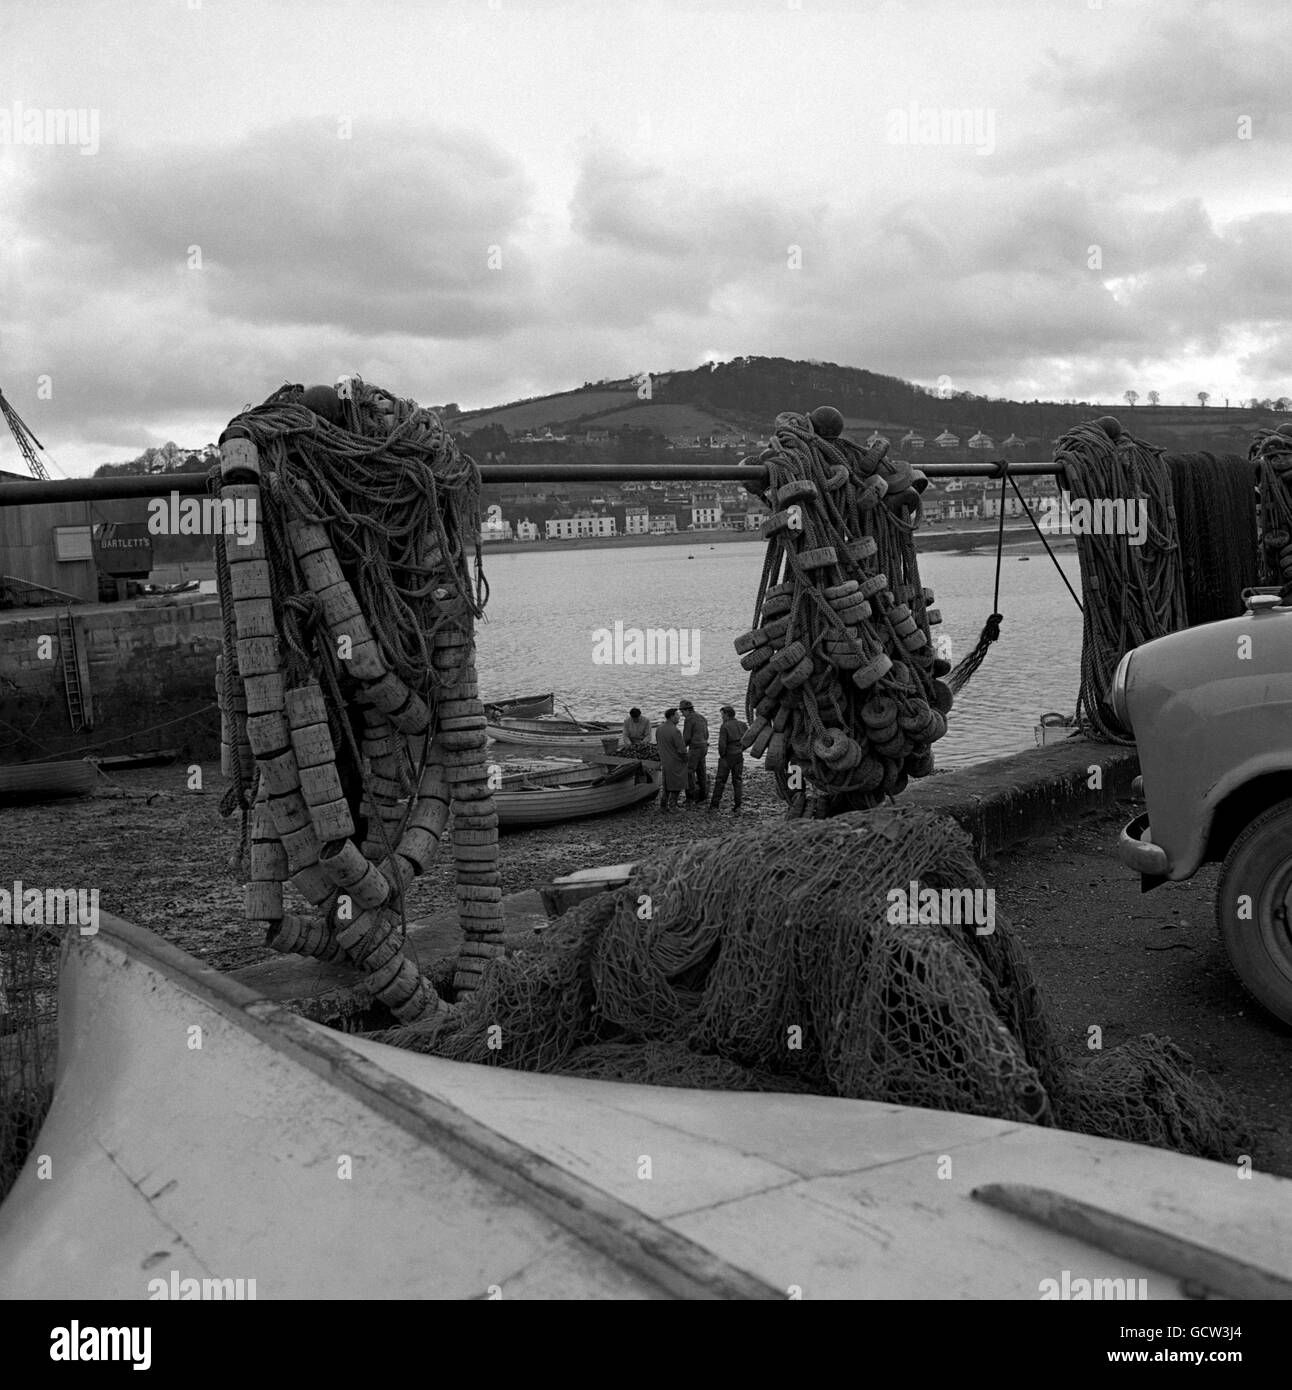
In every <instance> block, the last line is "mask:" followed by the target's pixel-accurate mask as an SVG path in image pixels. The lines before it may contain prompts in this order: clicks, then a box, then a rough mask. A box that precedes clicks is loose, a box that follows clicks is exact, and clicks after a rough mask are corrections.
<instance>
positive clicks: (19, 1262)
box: [0, 914, 1292, 1299]
mask: <svg viewBox="0 0 1292 1390" xmlns="http://www.w3.org/2000/svg"><path fill="white" fill-rule="evenodd" d="M998 1184H1007V1185H1015V1184H1017V1185H1030V1186H1035V1187H1042V1188H1045V1189H1048V1190H1049V1192H1050V1193H1051V1194H1057V1195H1058V1197H1059V1198H1060V1199H1062V1200H1063V1201H1066V1202H1076V1203H1085V1204H1088V1205H1089V1206H1090V1207H1095V1208H1098V1209H1099V1210H1100V1212H1102V1213H1104V1214H1105V1216H1106V1218H1107V1219H1108V1220H1109V1221H1111V1222H1112V1223H1113V1224H1114V1225H1117V1224H1118V1223H1122V1224H1124V1223H1125V1222H1133V1223H1138V1224H1139V1226H1140V1227H1150V1228H1152V1231H1153V1232H1154V1233H1156V1236H1157V1239H1156V1242H1150V1244H1149V1245H1147V1246H1144V1245H1142V1244H1141V1247H1140V1248H1141V1252H1142V1258H1133V1257H1130V1256H1128V1255H1126V1254H1125V1253H1121V1254H1112V1253H1108V1252H1106V1251H1105V1250H1104V1249H1101V1248H1099V1246H1098V1245H1097V1244H1092V1243H1089V1242H1088V1241H1087V1240H1084V1239H1077V1238H1076V1237H1075V1236H1073V1235H1069V1234H1063V1233H1061V1232H1059V1231H1056V1230H1054V1229H1050V1228H1048V1227H1047V1226H1045V1225H1043V1224H1038V1223H1036V1222H1034V1221H1032V1220H1026V1219H1023V1218H1022V1217H1020V1216H1017V1215H1014V1214H1012V1213H1010V1212H1006V1211H1002V1210H998V1209H996V1208H995V1207H993V1206H990V1205H986V1204H984V1203H983V1202H982V1201H976V1200H974V1198H973V1197H972V1195H971V1194H972V1193H973V1191H974V1190H975V1189H982V1188H985V1187H990V1186H993V1185H998ZM1181 1249H1189V1250H1193V1251H1195V1252H1201V1253H1200V1256H1195V1257H1194V1258H1193V1263H1192V1264H1190V1262H1189V1260H1186V1261H1185V1265H1184V1266H1182V1265H1181V1264H1180V1261H1179V1252H1180V1250H1181ZM1144 1252H1147V1253H1144ZM1198 1258H1201V1260H1202V1266H1201V1267H1202V1269H1203V1271H1204V1276H1205V1273H1206V1271H1207V1270H1211V1271H1216V1270H1219V1271H1220V1276H1218V1277H1223V1278H1230V1277H1237V1279H1238V1280H1239V1281H1240V1283H1241V1282H1242V1280H1244V1279H1247V1280H1248V1281H1249V1284H1248V1285H1245V1286H1244V1287H1248V1286H1250V1287H1252V1288H1255V1289H1256V1290H1257V1291H1258V1292H1260V1291H1264V1292H1265V1293H1266V1294H1267V1295H1269V1293H1270V1291H1271V1290H1273V1291H1275V1293H1277V1291H1278V1290H1280V1289H1285V1288H1287V1285H1286V1284H1285V1283H1283V1282H1282V1281H1285V1280H1287V1279H1289V1278H1290V1277H1292V1183H1289V1182H1287V1181H1284V1180H1282V1179H1279V1178H1274V1177H1270V1176H1267V1175H1263V1174H1260V1173H1256V1174H1252V1175H1250V1176H1245V1177H1244V1176H1240V1175H1239V1173H1238V1172H1237V1171H1235V1169H1233V1168H1231V1167H1227V1166H1225V1165H1222V1164H1217V1163H1211V1162H1207V1161H1204V1160H1200V1159H1193V1158H1185V1157H1182V1156H1180V1155H1177V1154H1172V1153H1166V1152H1163V1151H1160V1150H1154V1149H1148V1148H1144V1147H1141V1146H1138V1145H1133V1144H1127V1143H1121V1142H1114V1141H1110V1140H1101V1139H1094V1138H1089V1137H1086V1136H1082V1135H1077V1134H1072V1133H1067V1132H1064V1131H1060V1130H1053V1129H1044V1128H1038V1127H1035V1126H1031V1125H1025V1124H1018V1123H1013V1122H1005V1121H999V1120H993V1119H987V1118H983V1117H979V1116H971V1115H961V1114H954V1113H947V1112H940V1111H932V1110H922V1109H912V1108H908V1107H903V1106H898V1105H891V1104H879V1103H871V1102H864V1101H851V1100H837V1099H832V1098H828V1097H818V1096H803V1095H780V1094H761V1093H747V1092H742V1093H732V1092H714V1091H690V1090H676V1089H670V1088H663V1087H650V1086H630V1085H621V1084H617V1083H611V1082H600V1081H589V1080H582V1079H577V1078H572V1077H560V1076H546V1075H536V1074H532V1073H523V1072H516V1071H509V1070H506V1069H504V1068H501V1067H481V1066H473V1065H468V1064H463V1063H456V1062H449V1061H444V1060H441V1059H438V1058H434V1057H428V1056H422V1055H419V1054H415V1053H411V1052H407V1051H402V1050H399V1049H395V1048H390V1047H387V1046H384V1045H382V1044H379V1043H374V1042H370V1041H366V1040H363V1039H359V1038H355V1037H351V1036H348V1035H345V1034H341V1033H337V1032H333V1031H330V1030H328V1029H326V1028H323V1027H321V1026H319V1025H317V1024H314V1023H310V1022H308V1021H306V1020H304V1019H301V1018H299V1017H297V1016H296V1015H294V1014H292V1013H290V1012H288V1011H286V1010H284V1009H283V1008H281V1007H280V1006H278V1005H276V1004H273V1003H270V1002H269V1001H267V1000H265V999H264V998H262V997H261V996H259V995H257V994H255V993H254V992H253V991H251V990H249V989H247V988H246V987H245V986H242V985H240V984H238V983H237V982H235V981H233V980H230V979H228V978H227V977H225V976H222V975H221V974H219V973H218V972H216V971H214V970H211V969H208V968H207V967H205V966H203V965H201V964H200V963H199V962H198V961H196V960H194V959H193V958H192V957H191V956H188V955H186V954H185V953H183V952H182V951H180V950H178V949H176V948H175V947H173V946H171V945H168V944H167V943H165V942H163V941H162V940H161V939H160V938H158V937H157V936H155V935H153V934H152V933H151V932H148V931H145V930H143V929H141V928H138V927H135V926H132V925H131V924H129V923H127V922H123V921H121V920H120V919H118V918H114V917H111V916H109V915H107V914H102V916H101V930H100V931H99V933H98V934H97V935H96V936H92V937H79V936H73V937H70V938H69V939H68V943H67V947H66V954H65V960H64V970H63V977H62V983H61V998H60V1043H59V1060H58V1075H57V1086H56V1092H55V1098H54V1102H53V1105H52V1108H51V1110H50V1113H49V1116H48V1118H47V1121H46V1123H45V1126H44V1128H43V1129H42V1131H41V1133H40V1136H39V1139H38V1142H37V1145H36V1154H35V1156H34V1157H33V1159H32V1160H31V1161H30V1162H29V1163H28V1165H27V1167H26V1169H25V1170H24V1172H23V1173H22V1174H21V1176H20V1177H19V1179H18V1182H17V1184H16V1186H15V1188H14V1189H13V1191H12V1193H11V1194H10V1196H9V1198H8V1200H7V1201H6V1202H5V1204H4V1206H3V1207H2V1208H0V1298H72V1299H76V1298H120V1299H131V1298H138V1299H144V1298H147V1297H148V1296H149V1285H150V1282H151V1281H156V1280H160V1281H162V1282H163V1283H166V1284H171V1283H172V1281H173V1280H174V1279H176V1278H177V1279H179V1280H183V1279H220V1280H237V1279H243V1280H244V1281H245V1280H250V1279H254V1280H255V1281H256V1296H257V1297H258V1298H260V1299H266V1298H360V1297H361V1298H488V1297H491V1296H492V1297H499V1296H500V1297H502V1298H547V1299H587V1298H634V1299H636V1298H717V1299H745V1298H788V1297H796V1296H802V1297H804V1298H818V1299H819V1298H919V1299H941V1298H969V1299H978V1298H1014V1299H1037V1298H1039V1297H1040V1296H1041V1293H1042V1291H1043V1290H1044V1289H1045V1288H1046V1287H1048V1286H1047V1285H1046V1282H1045V1281H1047V1280H1053V1281H1055V1287H1059V1286H1062V1287H1063V1288H1064V1289H1068V1288H1076V1287H1079V1285H1078V1283H1077V1281H1080V1280H1082V1279H1090V1280H1113V1281H1136V1282H1135V1283H1124V1284H1123V1283H1120V1282H1119V1283H1117V1284H1113V1285H1107V1286H1105V1287H1107V1288H1110V1289H1111V1288H1123V1289H1127V1290H1130V1291H1131V1292H1134V1291H1136V1290H1137V1289H1139V1288H1140V1287H1141V1286H1140V1285H1139V1284H1138V1282H1137V1281H1139V1280H1141V1279H1143V1280H1145V1281H1146V1284H1145V1285H1144V1286H1143V1288H1144V1289H1145V1290H1146V1292H1147V1295H1148V1297H1150V1298H1165V1299H1171V1298H1179V1297H1183V1296H1185V1285H1184V1283H1182V1278H1183V1277H1185V1276H1187V1274H1188V1273H1189V1271H1190V1270H1192V1272H1193V1274H1194V1276H1195V1281H1196V1277H1197V1275H1198V1270H1199V1268H1200V1266H1199V1264H1198ZM1147 1261H1152V1262H1151V1263H1150V1262H1147ZM1186 1266H1187V1268H1186ZM1164 1268H1165V1269H1166V1270H1167V1271H1168V1272H1164ZM1182 1271H1183V1272H1182ZM1244 1272H1246V1273H1244ZM1205 1282H1206V1280H1205V1277H1204V1284H1205ZM1197 1291H1198V1290H1197V1289H1196V1288H1195V1289H1194V1292H1197ZM1213 1291H1214V1290H1213ZM1104 1296H1115V1295H1109V1294H1105V1295H1104Z"/></svg>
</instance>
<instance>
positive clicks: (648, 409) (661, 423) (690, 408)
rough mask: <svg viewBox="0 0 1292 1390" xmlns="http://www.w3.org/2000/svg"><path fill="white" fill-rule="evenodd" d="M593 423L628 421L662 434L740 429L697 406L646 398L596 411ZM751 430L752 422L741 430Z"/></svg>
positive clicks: (614, 426)
mask: <svg viewBox="0 0 1292 1390" xmlns="http://www.w3.org/2000/svg"><path fill="white" fill-rule="evenodd" d="M592 423H594V424H597V425H604V426H605V427H606V429H610V430H616V429H621V428H622V427H623V426H624V425H631V426H632V427H633V428H634V429H639V430H654V431H655V432H656V434H664V435H675V434H686V435H690V434H696V435H710V434H726V433H727V431H728V430H730V429H733V428H734V429H735V430H736V432H737V434H739V433H741V430H740V428H739V426H735V425H732V423H731V422H730V421H726V420H722V419H720V418H719V417H718V416H716V415H714V414H712V413H711V412H710V411H707V410H702V409H701V408H700V407H699V406H695V405H662V404H661V405H655V404H653V403H650V402H647V401H640V402H636V403H635V404H634V405H632V406H631V407H628V408H625V409H623V410H612V411H610V412H608V413H607V414H605V415H599V416H597V418H596V420H595V421H593V422H592ZM752 432H754V431H753V427H752V426H750V427H749V428H747V429H745V430H744V431H743V433H744V434H745V437H746V438H748V436H749V435H750V433H752Z"/></svg>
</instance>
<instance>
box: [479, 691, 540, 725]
mask: <svg viewBox="0 0 1292 1390" xmlns="http://www.w3.org/2000/svg"><path fill="white" fill-rule="evenodd" d="M555 703H556V695H555V693H554V692H553V691H551V690H549V691H548V692H547V694H546V695H517V696H514V697H513V698H512V699H510V700H486V701H485V702H484V707H485V710H486V711H487V712H488V714H489V717H490V718H493V717H494V716H495V715H497V716H498V717H500V718H503V719H537V718H538V717H539V716H540V715H543V714H551V712H552V709H553V707H554V705H555Z"/></svg>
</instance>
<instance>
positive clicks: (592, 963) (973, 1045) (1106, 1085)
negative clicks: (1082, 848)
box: [376, 807, 1247, 1158]
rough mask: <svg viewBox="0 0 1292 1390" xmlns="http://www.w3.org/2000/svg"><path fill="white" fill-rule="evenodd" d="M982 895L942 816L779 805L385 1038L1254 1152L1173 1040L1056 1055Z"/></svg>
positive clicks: (1031, 982) (581, 1070) (598, 1071)
mask: <svg viewBox="0 0 1292 1390" xmlns="http://www.w3.org/2000/svg"><path fill="white" fill-rule="evenodd" d="M929 889H932V890H934V894H935V895H936V902H937V903H938V904H940V907H938V908H937V909H936V911H935V910H933V909H931V908H929V907H928V906H927V902H928V895H927V893H926V890H929ZM975 893H977V894H979V895H980V896H978V897H975V896H974V895H975ZM948 904H951V905H953V906H952V908H951V909H950V910H949V908H948ZM991 904H992V900H991V899H989V898H988V897H987V896H986V890H985V885H984V882H983V879H982V876H981V874H980V873H979V871H978V869H977V866H976V865H975V863H974V860H973V856H972V854H971V851H970V842H969V839H968V837H967V835H966V834H965V833H964V832H963V831H962V830H961V829H960V828H959V826H957V825H956V824H955V823H954V822H953V821H951V820H949V819H947V818H946V817H943V816H938V815H936V814H934V813H931V812H927V811H920V810H916V809H914V808H898V807H893V808H885V809H877V810H872V811H868V812H850V813H848V814H845V815H842V816H837V817H834V818H833V819H830V820H826V821H795V822H790V823H788V824H787V823H778V824H777V825H776V826H775V827H773V828H769V829H766V830H757V829H755V830H753V831H751V832H745V833H742V834H739V835H735V836H730V837H723V838H718V839H712V840H705V841H702V842H698V843H694V844H690V845H686V846H684V847H682V848H678V849H675V850H672V851H670V852H667V853H665V854H662V855H660V856H658V857H656V858H654V859H652V860H650V861H648V862H645V863H642V864H640V865H639V866H638V867H637V869H636V871H635V872H634V875H633V878H632V880H631V881H630V882H629V883H628V884H627V885H626V886H624V887H623V888H621V889H619V890H617V891H613V892H607V893H604V894H601V895H598V896H596V897H593V898H589V899H587V900H585V901H584V902H582V903H580V904H578V905H577V906H575V907H574V908H572V909H571V910H570V911H569V912H567V913H566V914H565V915H564V916H563V917H561V918H559V919H558V920H557V921H556V922H555V923H554V924H553V925H552V926H551V927H550V928H549V929H548V930H546V931H544V932H542V933H540V934H536V935H535V936H534V938H533V939H532V940H533V944H532V945H531V946H527V947H525V948H524V949H521V950H518V951H517V952H516V953H514V954H513V955H511V956H508V957H506V958H504V959H501V960H497V961H495V962H493V963H492V964H491V965H490V967H489V968H488V970H487V971H486V972H485V974H484V976H483V978H482V980H481V983H480V987H479V989H478V990H477V991H476V994H475V995H474V997H473V998H472V999H470V1000H469V1001H467V1002H466V1003H465V1004H464V1005H463V1007H462V1009H461V1011H460V1013H459V1014H457V1015H456V1016H455V1017H451V1018H448V1019H440V1020H436V1021H433V1022H430V1023H427V1024H415V1025H411V1026H407V1027H402V1028H397V1029H392V1030H389V1031H387V1032H384V1033H381V1034H378V1035H376V1036H378V1037H380V1038H381V1039H382V1040H383V1041H386V1042H392V1043H396V1044H398V1045H402V1046H406V1047H412V1048H414V1049H416V1050H419V1051H424V1052H433V1053H436V1054H438V1055H439V1056H442V1057H447V1058H453V1059H456V1060H459V1061H468V1062H477V1063H483V1064H486V1065H502V1066H507V1067H513V1068H518V1069H521V1070H528V1071H546V1072H556V1073H563V1074H568V1075H576V1076H585V1077H599V1078H602V1079H613V1080H619V1081H627V1082H639V1083H646V1084H665V1085H676V1086H689V1087H698V1088H701V1089H704V1088H708V1089H721V1090H756V1091H758V1090H765V1091H809V1092H814V1093H818V1094H824V1095H834V1096H843V1097H851V1098H855V1099H864V1100H878V1101H888V1102H897V1103H901V1104H905V1105H914V1106H924V1107H929V1108H933V1109H942V1110H955V1111H959V1112H964V1113H969V1114H978V1115H988V1116H995V1117H999V1118H1002V1119H1009V1120H1020V1121H1029V1122H1033V1123H1038V1124H1043V1125H1057V1126H1059V1127H1062V1128H1067V1129H1074V1130H1078V1131H1081V1132H1084V1133H1088V1134H1094V1135H1100V1136H1104V1137H1109V1138H1116V1139H1126V1140H1134V1141H1138V1142H1141V1143H1148V1144H1157V1145H1162V1146H1166V1147H1170V1148H1175V1149H1178V1150H1180V1151H1182V1152H1185V1153H1190V1154H1197V1155H1203V1156H1207V1157H1212V1158H1230V1157H1232V1156H1234V1155H1236V1154H1237V1153H1239V1152H1243V1151H1245V1150H1246V1145H1247V1140H1246V1139H1245V1137H1244V1136H1243V1134H1242V1132H1241V1128H1240V1126H1239V1125H1237V1124H1236V1122H1235V1120H1234V1117H1233V1116H1232V1115H1230V1114H1229V1112H1228V1109H1227V1106H1226V1103H1225V1101H1224V1099H1223V1097H1222V1096H1221V1095H1220V1093H1219V1092H1218V1091H1217V1090H1216V1089H1215V1088H1214V1087H1213V1086H1212V1084H1211V1083H1210V1082H1209V1081H1207V1080H1206V1079H1205V1078H1204V1077H1202V1076H1200V1075H1198V1074H1196V1073H1195V1072H1194V1070H1193V1068H1192V1066H1191V1064H1190V1063H1189V1061H1188V1059H1187V1057H1185V1055H1184V1054H1183V1053H1181V1052H1180V1051H1179V1050H1178V1049H1177V1048H1176V1047H1175V1046H1174V1045H1173V1044H1172V1043H1170V1042H1169V1041H1168V1040H1163V1039H1158V1038H1156V1037H1152V1036H1146V1037H1143V1038H1139V1039H1137V1040H1135V1041H1133V1042H1131V1043H1127V1044H1125V1045H1124V1046H1122V1047H1119V1048H1117V1049H1115V1050H1112V1051H1109V1052H1107V1053H1105V1054H1102V1055H1099V1056H1096V1057H1095V1058H1094V1059H1093V1060H1083V1061H1082V1062H1081V1063H1078V1064H1072V1063H1069V1062H1067V1061H1065V1060H1064V1058H1063V1056H1062V1053H1061V1049H1060V1047H1059V1045H1058V1043H1057V1041H1056V1038H1055V1035H1054V1033H1053V1030H1052V1029H1051V1027H1050V1025H1049V1023H1048V1021H1047V1018H1046V1013H1045V1008H1044V1006H1043V1003H1042V999H1041V995H1040V991H1039V989H1038V987H1037V984H1036V981H1035V979H1034V977H1033V975H1032V972H1031V969H1030V967H1029V965H1028V963H1027V961H1026V958H1025V957H1024V955H1023V952H1022V950H1021V948H1020V946H1019V945H1018V942H1017V940H1016V939H1015V936H1014V933H1013V931H1012V929H1011V927H1010V925H1009V923H1008V922H1007V921H1006V920H1005V919H1004V918H1003V916H1002V915H1001V914H1000V913H999V912H995V911H994V909H992V910H990V911H988V912H986V913H984V911H983V908H984V907H988V908H991ZM913 905H921V906H920V911H918V912H916V913H912V912H911V911H910V908H911V906H913ZM954 905H958V906H959V909H960V910H959V911H956V910H954ZM921 916H923V917H925V920H919V918H920V917H921ZM929 917H936V918H937V920H928V918H929ZM956 918H958V920H953V919H956ZM987 928H989V929H987Z"/></svg>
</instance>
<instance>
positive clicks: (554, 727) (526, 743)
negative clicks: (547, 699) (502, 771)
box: [486, 715, 622, 752]
mask: <svg viewBox="0 0 1292 1390" xmlns="http://www.w3.org/2000/svg"><path fill="white" fill-rule="evenodd" d="M486 732H487V733H488V735H489V737H490V738H491V739H493V741H494V742H495V743H515V744H519V745H520V746H522V747H526V748H587V749H593V750H596V751H597V752H600V751H601V748H602V744H603V742H604V740H605V739H607V738H610V737H612V736H614V735H615V734H618V733H621V732H622V726H621V725H618V724H607V723H605V722H604V721H602V720H599V719H511V718H497V719H495V718H494V717H493V716H492V715H490V716H489V718H488V721H487V724H486Z"/></svg>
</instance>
